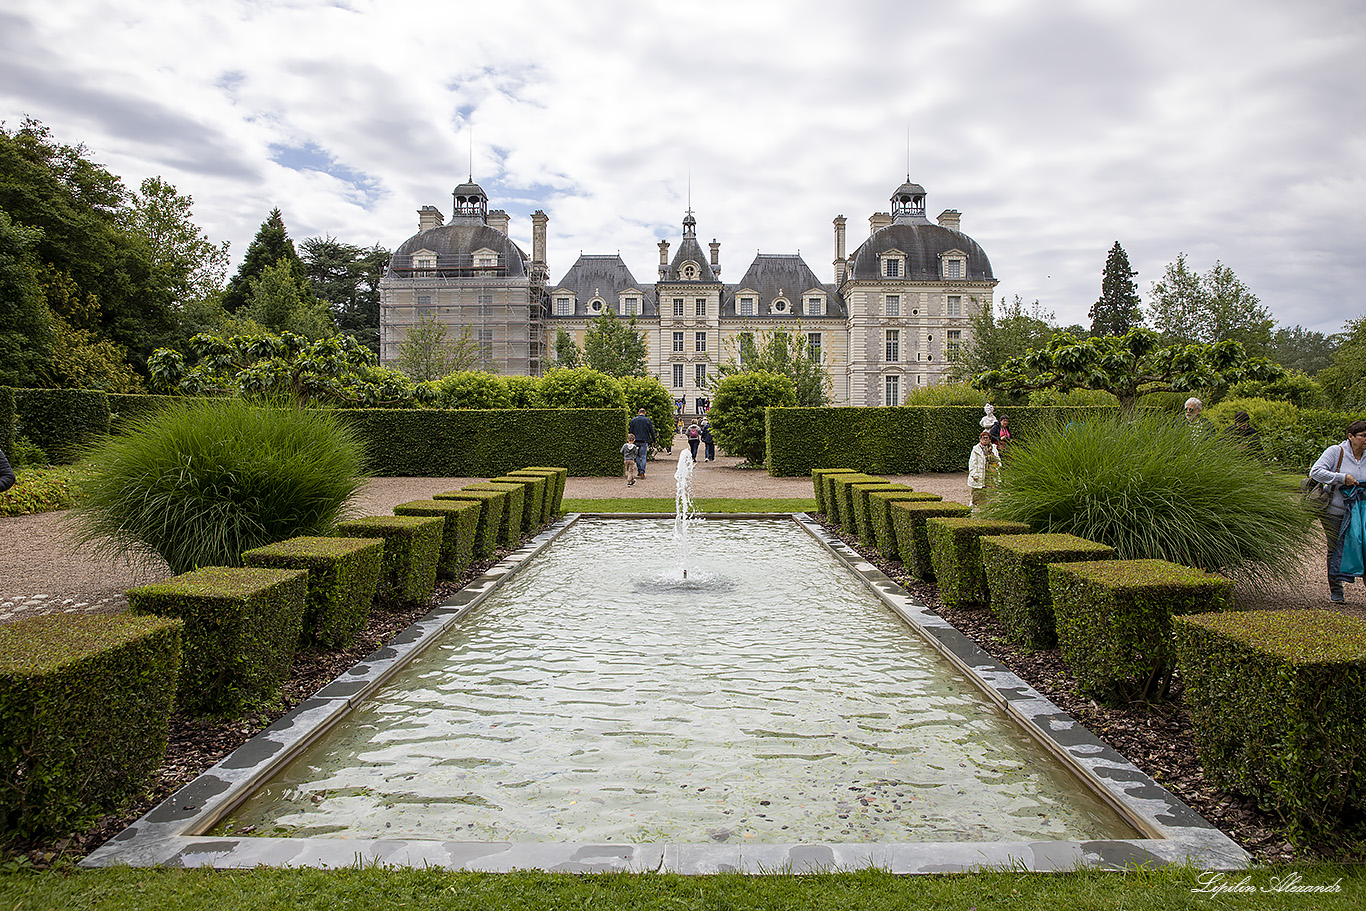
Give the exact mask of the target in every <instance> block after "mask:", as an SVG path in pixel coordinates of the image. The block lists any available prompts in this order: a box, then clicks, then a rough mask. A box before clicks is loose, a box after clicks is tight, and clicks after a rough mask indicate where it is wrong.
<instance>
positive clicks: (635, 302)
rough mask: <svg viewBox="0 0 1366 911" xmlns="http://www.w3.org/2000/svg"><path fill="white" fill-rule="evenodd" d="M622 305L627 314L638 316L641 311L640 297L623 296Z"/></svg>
mask: <svg viewBox="0 0 1366 911" xmlns="http://www.w3.org/2000/svg"><path fill="white" fill-rule="evenodd" d="M622 305H623V307H624V309H625V312H626V315H627V316H636V315H638V314H639V313H640V298H638V297H625V298H622Z"/></svg>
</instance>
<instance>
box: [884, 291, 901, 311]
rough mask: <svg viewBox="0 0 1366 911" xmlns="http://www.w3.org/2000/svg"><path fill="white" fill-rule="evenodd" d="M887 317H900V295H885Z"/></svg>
mask: <svg viewBox="0 0 1366 911" xmlns="http://www.w3.org/2000/svg"><path fill="white" fill-rule="evenodd" d="M887 315H888V316H900V315H901V295H900V294H889V295H887Z"/></svg>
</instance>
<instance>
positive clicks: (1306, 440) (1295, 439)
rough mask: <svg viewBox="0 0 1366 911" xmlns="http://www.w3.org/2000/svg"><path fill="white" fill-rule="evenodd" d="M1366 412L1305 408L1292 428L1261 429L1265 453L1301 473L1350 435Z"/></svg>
mask: <svg viewBox="0 0 1366 911" xmlns="http://www.w3.org/2000/svg"><path fill="white" fill-rule="evenodd" d="M1363 417H1366V413H1363V412H1356V413H1351V412H1348V413H1343V412H1341V411H1322V410H1319V409H1305V410H1302V411H1300V413H1299V415H1298V416H1297V417H1296V419H1295V422H1294V423H1293V424H1291V425H1290V426H1288V427H1274V426H1273V427H1270V428H1268V429H1266V430H1262V431H1261V438H1262V453H1263V457H1264V458H1265V459H1266V460H1267V462H1268V463H1270V464H1273V465H1277V466H1279V467H1281V468H1283V469H1285V470H1287V471H1293V472H1295V473H1296V474H1301V473H1304V472H1306V471H1308V470H1309V466H1310V465H1312V464H1314V460H1315V459H1317V458H1318V457H1319V456H1320V455H1321V454H1322V453H1323V451H1324V450H1325V449H1327V448H1328V447H1329V446H1332V445H1334V444H1336V443H1341V442H1342V441H1343V440H1344V439H1346V438H1347V425H1348V424H1350V423H1352V421H1355V420H1358V419H1360V418H1363Z"/></svg>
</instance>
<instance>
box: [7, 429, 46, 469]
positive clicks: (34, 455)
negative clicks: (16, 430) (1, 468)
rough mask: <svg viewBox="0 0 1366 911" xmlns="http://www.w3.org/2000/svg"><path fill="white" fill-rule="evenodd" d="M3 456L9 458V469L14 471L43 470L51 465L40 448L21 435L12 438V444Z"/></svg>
mask: <svg viewBox="0 0 1366 911" xmlns="http://www.w3.org/2000/svg"><path fill="white" fill-rule="evenodd" d="M5 454H6V455H7V456H8V457H9V463H10V467H12V468H15V469H19V468H45V467H46V466H48V465H51V464H52V460H51V459H49V458H48V457H47V453H45V452H43V450H42V447H40V446H38V445H37V444H36V443H34V442H33V441H32V440H30V439H29V438H28V437H26V436H23V435H22V434H20V435H19V436H17V437H15V438H14V443H13V444H12V445H11V446H10V448H9V449H7V450H5Z"/></svg>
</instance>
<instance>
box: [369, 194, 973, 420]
mask: <svg viewBox="0 0 1366 911" xmlns="http://www.w3.org/2000/svg"><path fill="white" fill-rule="evenodd" d="M925 195H926V194H925V190H924V188H922V187H920V186H919V185H918V184H913V183H910V182H909V181H908V182H907V183H905V184H903V185H902V186H901V187H899V188H898V189H897V191H896V193H895V194H893V197H892V211H891V212H890V213H875V214H874V215H873V216H872V217H871V218H870V219H869V237H868V239H867V240H866V241H864V242H863V243H862V244H861V245H860V246H859V247H858V249H857V250H855V251H854V253H853V255H851V256H846V255H845V240H846V236H845V229H846V221H845V219H844V217H843V216H840V217H838V218H836V219H835V220H834V228H835V260H834V281H833V282H823V281H821V280H820V278H818V277H817V276H816V274H815V273H814V272H813V271H812V270H811V268H810V267H809V266H808V265H807V264H806V262H805V261H804V260H803V259H802V258H801V257H800V256H799V255H783V254H759V255H757V256H756V257H755V259H754V261H753V262H752V263H751V264H750V266H749V268H748V269H747V271H746V272H745V273H744V275H742V276H741V277H740V278H739V280H737V281H736V282H735V283H734V284H726V283H724V282H722V280H721V262H720V248H721V245H720V243H719V242H717V241H715V240H713V241H711V243H709V244H708V245H707V247H708V249H706V250H704V249H703V247H702V245H701V243H699V241H698V239H697V221H696V219H695V218H694V216H693V213H692V211H691V210H689V211H688V213H687V214H686V216H685V217H684V219H683V235H682V238H681V239H680V240H679V242H678V249H677V251H676V252H675V253H674V254H673V255H672V256H670V248H671V247H672V246H673V245H672V244H671V243H670V242H669V241H667V240H661V241H660V242H659V266H658V276H657V277H655V280H654V281H653V282H648V283H646V282H641V281H639V280H638V279H637V278H636V277H635V276H634V275H632V273H631V270H630V269H629V268H627V266H626V264H625V263H624V262H623V261H622V260H621V257H620V256H615V255H612V256H603V255H581V256H580V257H579V258H578V260H577V261H576V262H575V263H574V265H573V266H571V267H570V269H569V270H568V271H567V272H566V273H565V274H564V276H563V277H562V278H561V279H560V280H559V281H557V282H553V283H552V282H549V281H548V272H547V270H546V261H545V260H546V249H545V247H546V242H545V238H546V225H547V222H548V218H547V216H546V215H545V213H543V212H540V211H537V212H536V213H535V214H534V215H533V216H532V225H533V229H532V230H533V233H532V237H533V240H532V254H531V255H530V256H528V255H527V254H526V253H525V252H523V251H522V250H521V249H520V248H519V247H518V246H517V245H516V244H515V243H513V241H512V240H511V239H510V238H509V237H508V236H507V228H508V217H507V215H506V213H503V212H500V211H496V210H495V211H493V212H489V211H488V209H487V205H488V199H487V197H486V196H485V194H484V192H483V190H482V189H480V188H479V187H478V186H477V185H476V184H474V183H466V184H462V185H461V186H460V187H457V188H456V190H455V193H454V196H455V204H454V209H453V215H452V218H451V222H450V223H449V224H446V223H445V222H444V220H443V218H442V215H441V213H440V211H439V210H437V209H435V208H434V207H432V206H424V207H423V208H422V209H420V210H419V212H418V217H419V232H418V233H417V234H416V235H414V236H413V237H410V238H409V239H408V240H406V241H404V242H403V244H402V245H400V247H399V248H398V250H397V251H395V253H394V257H393V260H392V261H391V263H390V267H389V270H388V272H387V274H386V275H385V277H384V280H383V282H382V283H381V286H380V287H381V291H382V304H381V308H380V340H381V350H380V358H381V361H382V362H384V363H391V362H393V361H394V360H395V359H396V358H397V355H398V349H399V346H400V345H401V343H402V341H403V338H404V335H405V333H406V332H407V330H408V328H409V327H411V326H412V325H413V324H414V323H415V322H416V321H417V320H418V319H421V318H423V316H424V315H430V316H432V317H435V318H436V319H438V320H440V321H441V322H443V323H445V324H446V325H448V326H450V327H451V328H452V330H453V331H454V332H455V333H456V334H457V335H459V334H460V333H461V332H463V331H464V329H465V327H469V328H470V330H471V334H472V337H474V338H475V339H476V340H478V341H479V342H480V344H481V346H483V347H484V348H485V351H486V356H487V358H488V362H489V364H490V366H491V368H492V369H494V370H496V371H498V372H500V373H504V374H508V375H520V376H527V375H531V376H535V375H539V374H540V373H542V372H544V370H545V369H548V368H549V367H551V366H553V345H554V341H555V337H556V334H557V333H558V332H559V331H560V330H562V329H563V330H564V331H566V332H568V333H569V334H570V335H571V336H572V337H574V339H575V341H577V342H578V343H579V344H580V346H582V344H583V337H584V333H585V331H586V329H587V327H588V323H589V321H590V320H591V319H593V318H594V317H595V316H597V315H598V314H600V313H602V312H603V311H604V310H605V309H610V310H613V311H614V312H616V313H617V314H619V315H620V316H622V317H623V318H626V319H629V318H631V317H632V316H634V317H636V318H637V321H638V325H639V327H640V328H641V329H642V330H643V331H644V333H645V337H646V342H647V344H648V346H649V352H650V354H649V360H648V366H649V369H650V371H651V372H652V373H653V374H654V375H655V376H657V377H658V378H659V379H660V381H661V382H663V383H664V385H665V386H666V387H668V388H669V389H670V390H671V391H672V392H673V394H674V395H675V397H677V398H683V399H685V400H686V401H687V403H688V410H689V411H691V410H692V406H693V403H694V402H695V401H696V399H697V398H698V397H699V396H707V395H708V391H707V383H708V381H709V379H710V378H712V377H713V376H714V371H715V367H716V365H717V364H718V363H724V362H726V361H730V360H733V359H735V358H736V355H737V352H738V350H739V343H740V337H741V336H742V335H743V334H745V333H755V334H758V333H762V332H764V331H766V330H779V331H797V332H801V333H802V334H803V335H805V336H806V338H807V340H808V342H809V343H810V344H811V345H813V346H815V347H818V348H819V350H820V354H821V358H822V361H823V363H824V364H825V365H826V369H827V371H828V373H829V375H830V379H831V384H832V401H833V403H834V404H843V405H888V404H893V405H894V404H900V402H901V401H902V400H903V399H904V397H905V396H906V394H907V392H909V391H910V390H911V389H913V388H915V387H917V386H923V385H929V384H933V383H936V382H939V381H940V380H942V379H943V378H944V376H945V375H946V373H947V369H948V366H949V361H950V359H951V357H952V351H953V348H954V347H955V346H956V345H961V344H966V343H967V342H968V341H969V340H970V333H971V324H970V320H969V317H971V316H972V315H973V314H974V313H977V312H979V310H980V308H981V306H982V304H983V303H985V302H987V301H989V300H990V299H991V296H992V294H993V293H994V289H995V287H996V284H997V282H996V279H995V277H994V276H993V275H992V271H991V263H990V261H989V260H988V259H987V256H986V253H985V252H984V251H983V250H982V248H981V247H980V246H978V244H977V242H976V241H974V240H973V239H972V238H970V237H968V236H967V235H966V234H963V233H962V231H961V229H960V227H959V222H960V218H961V216H960V215H959V213H958V212H957V211H955V210H952V209H950V210H946V211H945V212H943V213H942V214H941V215H940V216H939V218H938V220H937V223H934V222H931V221H930V220H929V219H928V218H926V217H925Z"/></svg>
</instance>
